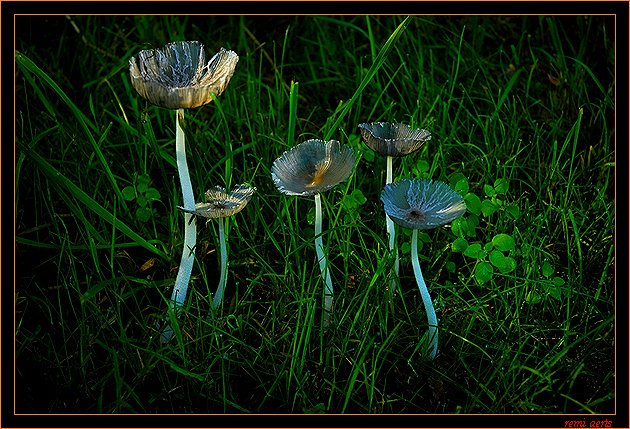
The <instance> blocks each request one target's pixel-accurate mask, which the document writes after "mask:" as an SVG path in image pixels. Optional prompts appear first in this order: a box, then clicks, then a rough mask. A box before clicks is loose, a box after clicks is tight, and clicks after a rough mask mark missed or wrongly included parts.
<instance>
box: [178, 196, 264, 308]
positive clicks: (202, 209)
mask: <svg viewBox="0 0 630 429" xmlns="http://www.w3.org/2000/svg"><path fill="white" fill-rule="evenodd" d="M254 191H256V188H252V187H251V186H249V185H246V184H242V185H236V186H235V187H234V189H232V192H230V193H227V191H226V190H225V188H223V187H221V186H215V187H214V188H213V189H208V190H207V191H206V202H205V203H197V204H196V205H195V209H194V210H189V209H187V208H184V207H180V206H178V207H177V208H178V209H180V210H182V211H184V212H186V213H191V214H193V215H197V216H201V217H205V218H208V219H217V220H218V221H219V248H220V253H221V277H219V285H218V286H217V291H216V293H215V294H214V299H213V300H212V306H213V308H214V309H215V310H216V309H217V308H218V307H219V305H221V302H222V301H223V292H224V291H225V285H226V284H227V266H228V254H227V242H226V239H225V223H226V221H227V218H228V217H230V216H234V215H235V214H236V213H238V212H240V211H241V210H243V209H244V208H245V206H246V205H247V203H248V202H249V200H251V198H252V195H254Z"/></svg>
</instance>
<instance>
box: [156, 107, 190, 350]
mask: <svg viewBox="0 0 630 429" xmlns="http://www.w3.org/2000/svg"><path fill="white" fill-rule="evenodd" d="M183 122H184V109H177V111H176V112H175V154H176V160H177V171H178V174H179V181H180V184H181V187H182V194H183V203H184V204H183V206H184V208H185V209H188V210H195V196H194V194H193V190H192V184H191V182H190V174H189V173H188V163H187V162H186V137H185V134H184V128H183ZM196 244H197V223H196V220H195V217H194V216H193V215H192V214H190V213H184V249H183V251H182V259H181V262H180V264H179V271H178V272H177V278H176V279H175V287H174V288H173V293H172V294H171V305H172V308H173V310H174V311H175V313H176V314H177V313H178V309H179V307H181V306H182V305H183V304H184V301H185V300H186V293H187V292H188V283H189V281H190V274H191V272H192V267H193V262H194V261H195V245H196ZM171 335H173V328H172V327H170V326H167V327H166V329H165V330H164V332H163V334H162V342H163V343H165V342H167V341H168V340H169V339H170V338H171Z"/></svg>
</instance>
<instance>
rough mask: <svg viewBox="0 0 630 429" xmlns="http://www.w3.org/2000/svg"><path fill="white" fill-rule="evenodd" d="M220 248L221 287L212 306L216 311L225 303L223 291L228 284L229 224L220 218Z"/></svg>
mask: <svg viewBox="0 0 630 429" xmlns="http://www.w3.org/2000/svg"><path fill="white" fill-rule="evenodd" d="M218 221H219V248H220V252H221V277H219V286H218V287H217V292H216V293H215V294H214V299H213V301H212V306H213V307H214V309H215V310H216V309H217V308H218V307H219V305H221V302H222V301H223V291H224V290H225V285H226V283H227V265H228V258H227V244H226V242H225V222H227V218H219V219H218Z"/></svg>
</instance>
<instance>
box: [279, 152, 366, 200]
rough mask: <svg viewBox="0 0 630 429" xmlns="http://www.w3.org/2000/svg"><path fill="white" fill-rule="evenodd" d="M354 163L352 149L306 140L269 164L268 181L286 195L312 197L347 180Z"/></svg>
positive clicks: (354, 158)
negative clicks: (269, 179)
mask: <svg viewBox="0 0 630 429" xmlns="http://www.w3.org/2000/svg"><path fill="white" fill-rule="evenodd" d="M355 161H356V157H355V155H354V151H353V150H352V148H350V147H349V146H345V145H342V144H341V143H339V142H338V141H337V140H330V141H329V142H327V143H324V142H323V141H322V140H318V139H311V140H306V141H305V142H303V143H300V144H298V145H296V146H294V147H293V148H291V149H290V150H288V151H286V152H284V153H283V154H282V156H281V157H280V158H278V159H276V160H275V161H274V162H273V166H272V167H271V178H272V179H273V183H274V184H275V185H276V187H277V188H278V190H279V191H280V192H283V193H285V194H287V195H302V196H307V195H315V194H319V193H321V192H324V191H327V190H328V189H330V188H332V187H334V186H336V185H338V184H339V183H341V182H343V181H344V180H346V179H347V178H348V177H350V174H352V170H353V169H354V163H355Z"/></svg>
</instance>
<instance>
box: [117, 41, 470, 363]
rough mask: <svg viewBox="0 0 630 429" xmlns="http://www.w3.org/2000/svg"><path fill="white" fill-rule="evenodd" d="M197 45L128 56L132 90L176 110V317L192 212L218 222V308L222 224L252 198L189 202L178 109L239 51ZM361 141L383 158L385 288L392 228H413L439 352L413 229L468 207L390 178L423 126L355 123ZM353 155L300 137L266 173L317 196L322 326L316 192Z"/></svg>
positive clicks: (188, 258)
mask: <svg viewBox="0 0 630 429" xmlns="http://www.w3.org/2000/svg"><path fill="white" fill-rule="evenodd" d="M205 58H206V57H205V51H204V47H203V45H202V44H201V43H199V42H196V41H193V42H174V43H169V44H168V45H166V46H165V47H163V48H161V49H152V50H144V51H141V52H140V53H139V54H138V55H137V56H135V57H132V58H131V59H130V61H129V66H130V75H131V81H132V84H133V86H134V88H135V89H136V91H137V92H138V93H139V94H140V95H142V96H143V97H144V98H146V99H147V100H148V101H149V102H151V103H153V104H155V105H157V106H161V107H165V108H169V109H176V116H175V121H176V159H177V168H178V172H179V177H180V182H181V187H182V193H183V206H178V209H180V210H181V211H182V212H183V213H184V225H185V231H184V250H183V252H182V260H181V263H180V266H179V271H178V273H177V278H176V281H175V286H174V288H173V292H172V295H171V300H170V304H169V305H170V307H169V308H170V309H172V310H173V312H174V314H175V315H176V316H177V315H178V314H179V310H180V309H181V307H182V305H183V303H184V301H185V299H186V292H187V289H188V283H189V281H190V275H191V271H192V265H193V261H194V252H195V245H196V226H195V216H202V217H205V218H210V219H211V218H216V219H218V220H219V242H220V255H221V276H220V279H219V285H218V287H217V291H216V293H215V295H214V298H213V301H212V302H213V307H214V308H215V309H216V308H218V307H219V305H220V304H221V302H222V299H223V293H224V290H225V285H226V282H227V245H226V241H225V236H224V221H225V218H227V217H228V216H232V215H234V214H236V213H238V212H239V211H241V210H242V209H243V208H244V207H245V205H247V203H248V202H249V201H250V199H251V198H252V196H253V194H254V191H255V188H253V187H251V186H249V185H247V184H240V185H236V186H235V187H234V188H233V189H232V191H230V192H228V191H227V190H226V189H225V188H223V187H221V186H215V187H214V188H211V189H209V190H208V191H207V192H206V195H205V197H206V201H205V202H204V203H197V204H195V201H194V194H193V190H192V185H191V181H190V176H189V173H188V167H187V163H186V152H185V143H184V142H185V136H184V128H183V122H184V109H185V108H194V107H199V106H203V105H205V104H208V103H209V102H211V101H212V99H213V97H215V96H219V95H221V94H222V93H223V92H224V90H225V88H226V87H227V84H228V83H229V81H230V78H231V77H232V75H233V74H234V70H235V67H236V63H237V62H238V55H237V54H236V53H234V52H232V51H228V50H225V49H223V48H221V50H220V51H219V52H218V53H217V54H215V55H214V56H213V57H212V58H211V59H210V60H209V61H208V62H207V63H206V60H205ZM359 130H360V132H361V136H362V138H363V140H364V141H365V143H366V144H367V145H368V146H369V147H370V148H371V149H372V150H373V151H375V152H377V153H379V154H381V155H384V156H386V157H387V173H386V183H385V186H384V188H383V191H382V193H381V197H380V199H381V201H382V203H383V207H384V210H385V214H386V215H385V217H386V225H387V233H388V236H389V249H390V252H391V253H392V255H393V256H394V258H395V263H394V271H395V276H394V277H393V278H392V283H391V291H392V292H393V291H394V290H395V288H396V282H398V281H399V280H398V271H399V257H398V250H397V246H396V232H395V225H394V224H397V225H399V226H401V227H403V228H410V229H412V231H413V232H412V241H411V261H412V266H413V271H414V274H415V278H416V282H417V285H418V288H419V290H420V295H421V297H422V301H423V303H424V307H425V310H426V313H427V318H428V326H429V330H428V341H429V347H428V351H429V356H430V358H431V359H433V358H435V356H436V355H437V350H438V334H437V326H438V321H437V316H436V313H435V309H434V307H433V303H432V301H431V296H430V295H429V291H428V289H427V286H426V283H425V281H424V278H423V276H422V271H421V269H420V263H419V259H418V244H417V241H418V230H425V229H432V228H437V227H440V226H442V225H445V224H447V223H449V222H451V221H453V220H454V219H456V218H458V217H460V216H461V215H463V214H464V212H465V211H466V205H465V203H464V200H463V198H462V197H461V195H459V194H458V193H457V192H455V191H453V190H452V189H451V188H450V187H449V186H448V185H447V184H446V183H444V182H440V181H433V180H430V179H404V180H401V181H398V182H393V179H392V178H393V171H392V170H393V169H392V163H393V162H392V160H393V158H394V157H401V156H405V155H408V154H411V153H413V152H416V151H417V150H419V149H420V148H421V147H422V145H423V144H424V143H425V142H427V141H428V140H430V139H431V134H430V133H429V132H428V131H426V130H422V129H413V128H411V127H409V126H407V125H405V124H390V123H387V122H375V123H364V124H360V125H359ZM355 163H356V156H355V155H354V151H353V150H352V148H350V147H349V146H346V145H343V144H341V143H340V142H339V141H337V140H330V141H328V142H324V141H322V140H318V139H311V140H307V141H304V142H302V143H300V144H298V145H296V146H294V147H293V148H291V149H290V150H288V151H286V152H284V153H283V154H282V156H280V157H279V158H278V159H276V160H275V161H274V163H273V165H272V168H271V177H272V180H273V182H274V184H275V186H276V187H277V188H278V190H279V191H280V192H282V193H284V194H287V195H294V196H313V197H314V200H315V251H316V254H317V260H318V263H319V267H320V270H321V273H322V277H323V280H324V309H323V310H324V312H323V325H324V327H328V326H330V323H331V318H332V307H333V298H334V289H333V284H332V279H331V275H330V270H329V267H328V260H327V258H326V255H325V252H324V245H323V240H322V205H321V194H322V193H323V192H325V191H327V190H329V189H331V188H333V187H335V186H336V185H338V184H339V183H341V182H344V181H345V180H347V179H348V178H349V177H350V175H351V174H352V172H353V171H354V168H355ZM172 334H173V329H172V327H171V326H170V325H167V326H165V327H164V330H163V333H162V341H163V342H167V341H168V340H169V339H170V338H171V336H172Z"/></svg>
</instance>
